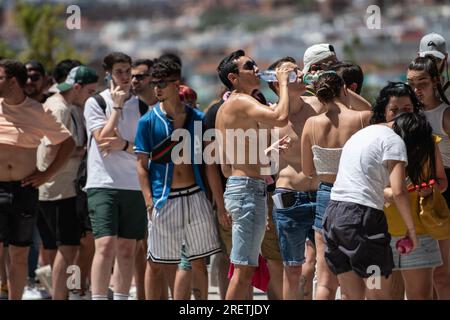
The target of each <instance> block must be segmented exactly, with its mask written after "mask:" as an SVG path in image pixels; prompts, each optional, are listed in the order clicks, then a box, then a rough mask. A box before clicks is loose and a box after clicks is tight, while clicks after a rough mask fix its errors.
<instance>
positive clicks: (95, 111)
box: [84, 89, 141, 190]
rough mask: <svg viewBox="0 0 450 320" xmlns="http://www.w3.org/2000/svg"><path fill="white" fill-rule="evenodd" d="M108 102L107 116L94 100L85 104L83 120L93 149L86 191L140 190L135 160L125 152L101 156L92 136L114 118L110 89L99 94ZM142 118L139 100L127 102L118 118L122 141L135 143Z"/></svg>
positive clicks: (91, 149) (89, 156)
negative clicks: (104, 189)
mask: <svg viewBox="0 0 450 320" xmlns="http://www.w3.org/2000/svg"><path fill="white" fill-rule="evenodd" d="M100 95H101V96H102V97H103V98H104V99H105V102H106V115H105V113H104V112H103V110H102V109H101V108H100V106H99V105H98V104H97V101H96V100H95V99H94V98H92V97H91V98H89V99H88V100H87V101H86V104H85V108H84V118H85V119H86V130H87V134H88V143H89V141H90V148H89V153H88V161H87V183H86V189H91V188H108V189H121V190H141V187H140V185H139V180H138V176H137V171H136V156H135V155H134V154H130V153H128V152H125V151H121V150H120V151H113V152H111V153H110V154H109V155H107V156H106V157H103V155H101V153H100V150H99V149H98V147H97V143H96V141H95V139H94V138H92V139H91V134H92V132H94V131H95V130H97V129H100V128H103V127H104V126H105V125H106V122H107V119H109V117H110V116H111V111H112V105H113V101H112V98H111V93H110V91H109V89H106V90H104V91H102V92H101V93H100ZM140 117H141V114H140V112H139V100H138V98H137V97H135V96H132V97H131V98H130V99H129V100H127V101H126V102H125V104H124V106H123V109H122V115H119V121H118V124H117V128H118V131H119V134H120V135H121V136H122V138H123V139H125V140H127V141H129V142H131V143H134V138H135V135H136V129H137V124H138V121H139V118H140Z"/></svg>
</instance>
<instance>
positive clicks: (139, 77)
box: [131, 73, 149, 81]
mask: <svg viewBox="0 0 450 320" xmlns="http://www.w3.org/2000/svg"><path fill="white" fill-rule="evenodd" d="M148 76H149V74H148V73H138V74H132V75H131V79H133V78H136V80H137V81H141V80H144V79H145V78H146V77H148Z"/></svg>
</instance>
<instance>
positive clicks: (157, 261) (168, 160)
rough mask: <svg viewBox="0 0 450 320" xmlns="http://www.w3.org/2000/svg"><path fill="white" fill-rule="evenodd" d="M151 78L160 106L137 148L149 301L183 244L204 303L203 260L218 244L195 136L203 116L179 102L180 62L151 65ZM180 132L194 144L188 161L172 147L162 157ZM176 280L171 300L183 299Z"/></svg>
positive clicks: (143, 123)
mask: <svg viewBox="0 0 450 320" xmlns="http://www.w3.org/2000/svg"><path fill="white" fill-rule="evenodd" d="M152 76H153V81H152V83H153V85H154V86H155V92H156V97H157V98H158V100H159V103H158V104H157V105H156V106H154V107H153V109H152V110H151V111H150V112H148V113H147V114H145V115H144V116H143V117H142V118H141V120H140V121H139V125H138V130H137V134H136V143H135V145H136V147H135V152H136V153H137V155H138V160H137V171H138V175H139V181H140V184H141V189H142V194H143V196H144V199H145V203H146V205H147V213H148V218H149V220H150V223H149V229H148V264H147V268H149V270H150V277H149V278H150V282H151V283H150V284H149V290H148V293H149V295H148V296H146V298H147V299H159V297H160V296H161V290H162V288H161V281H158V278H160V277H161V276H162V272H164V271H165V270H166V269H167V268H170V266H169V265H173V264H178V263H179V262H180V261H181V248H182V245H183V244H184V245H185V249H186V251H185V253H186V256H187V259H188V260H189V262H190V263H191V265H192V269H193V272H197V273H199V274H203V277H202V279H199V278H198V279H197V280H198V282H200V283H198V287H199V288H198V289H199V291H200V292H198V296H199V297H200V298H202V299H206V298H207V296H208V291H207V289H208V273H207V269H206V261H205V257H207V256H210V255H213V254H215V253H217V252H219V251H220V244H219V238H218V232H217V229H216V227H215V225H214V217H213V211H212V207H211V204H210V203H209V200H208V199H207V198H206V188H205V181H204V180H203V179H202V175H201V163H200V164H198V163H197V162H196V161H195V160H196V155H197V152H198V150H197V149H198V148H197V147H196V146H197V144H196V141H198V139H200V140H199V141H202V137H197V136H196V135H195V132H194V125H196V124H200V125H202V122H203V117H204V115H203V113H202V112H201V111H200V110H198V109H195V108H190V107H188V106H186V105H183V104H182V103H181V101H180V96H179V94H178V86H179V84H180V78H181V67H180V65H179V64H178V63H176V62H174V61H172V60H159V61H158V62H157V63H155V65H154V66H153V72H152ZM181 128H184V129H186V130H188V131H189V135H190V142H188V141H187V140H184V142H183V143H185V144H184V148H189V149H190V150H191V157H190V158H189V157H188V158H187V159H185V157H184V156H182V155H180V156H181V159H179V155H178V154H176V157H175V152H172V151H171V149H170V147H169V148H167V149H168V150H169V151H168V152H167V153H159V154H165V156H161V157H158V152H159V151H160V150H161V149H164V150H166V148H165V147H162V148H158V145H159V144H160V143H162V142H163V141H166V142H168V141H170V136H171V135H172V133H173V131H174V130H176V129H181ZM165 139H168V140H165ZM164 145H165V144H164ZM177 146H178V145H177ZM201 149H202V148H201V144H200V150H201ZM172 150H175V149H172ZM150 157H151V159H152V161H151V162H150V165H149V159H150ZM180 160H181V161H180ZM185 160H187V161H185ZM209 168H212V169H215V167H214V166H207V167H206V174H207V176H209V172H208V171H209ZM212 191H213V196H214V190H212ZM198 271H200V272H198ZM177 278H179V273H178V272H177V276H176V278H175V289H174V296H173V298H174V299H184V298H185V297H184V296H185V290H183V289H182V288H181V284H180V282H181V281H179V280H177Z"/></svg>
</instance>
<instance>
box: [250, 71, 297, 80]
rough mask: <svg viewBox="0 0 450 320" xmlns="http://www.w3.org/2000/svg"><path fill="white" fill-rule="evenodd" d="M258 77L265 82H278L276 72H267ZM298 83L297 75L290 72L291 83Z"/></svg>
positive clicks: (260, 73)
mask: <svg viewBox="0 0 450 320" xmlns="http://www.w3.org/2000/svg"><path fill="white" fill-rule="evenodd" d="M258 77H259V78H260V79H261V80H264V81H265V82H274V81H278V79H277V73H276V71H275V70H265V71H261V72H259V73H258ZM295 81H297V73H295V72H294V71H291V72H289V82H295Z"/></svg>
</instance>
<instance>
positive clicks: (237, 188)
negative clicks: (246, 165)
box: [223, 176, 267, 266]
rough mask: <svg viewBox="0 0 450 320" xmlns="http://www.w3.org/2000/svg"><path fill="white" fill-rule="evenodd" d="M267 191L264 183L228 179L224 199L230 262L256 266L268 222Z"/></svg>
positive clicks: (251, 179)
mask: <svg viewBox="0 0 450 320" xmlns="http://www.w3.org/2000/svg"><path fill="white" fill-rule="evenodd" d="M266 196H267V191H266V183H265V182H264V181H263V180H259V179H254V178H249V177H234V176H233V177H229V178H228V180H227V186H226V188H225V193H224V195H223V197H224V202H225V209H226V210H227V211H228V212H229V213H230V215H231V219H232V221H233V226H232V247H231V255H230V261H231V262H232V263H233V264H237V265H248V266H258V256H259V253H260V251H261V243H262V240H263V238H264V233H265V230H266V221H267V199H266Z"/></svg>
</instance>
